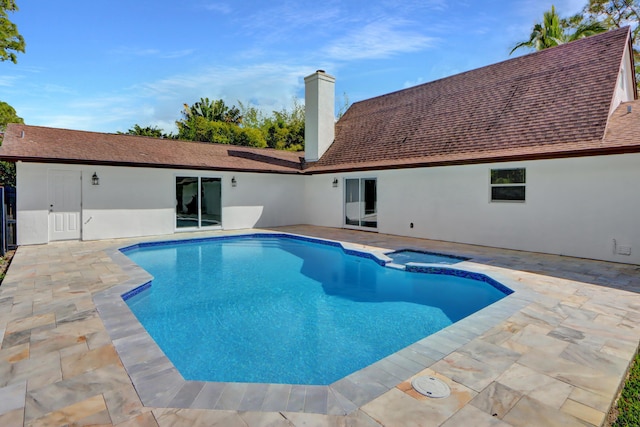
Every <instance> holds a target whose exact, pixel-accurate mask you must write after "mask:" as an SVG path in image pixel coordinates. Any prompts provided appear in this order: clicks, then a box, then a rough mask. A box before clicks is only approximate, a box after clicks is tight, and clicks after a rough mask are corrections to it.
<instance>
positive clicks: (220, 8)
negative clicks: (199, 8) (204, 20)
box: [203, 2, 233, 15]
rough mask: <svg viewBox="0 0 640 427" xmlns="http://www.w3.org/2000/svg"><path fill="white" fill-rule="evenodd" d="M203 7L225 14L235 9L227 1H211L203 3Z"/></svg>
mask: <svg viewBox="0 0 640 427" xmlns="http://www.w3.org/2000/svg"><path fill="white" fill-rule="evenodd" d="M203 7H204V8H205V9H206V10H210V11H212V12H218V13H222V14H224V15H226V14H228V13H231V12H232V11H233V8H232V7H231V6H230V5H229V4H227V3H221V2H210V3H207V4H205V5H203Z"/></svg>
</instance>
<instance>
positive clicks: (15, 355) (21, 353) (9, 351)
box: [0, 343, 29, 363]
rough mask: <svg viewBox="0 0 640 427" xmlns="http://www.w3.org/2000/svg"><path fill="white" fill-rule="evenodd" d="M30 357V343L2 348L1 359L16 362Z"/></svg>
mask: <svg viewBox="0 0 640 427" xmlns="http://www.w3.org/2000/svg"><path fill="white" fill-rule="evenodd" d="M27 357H29V343H24V344H20V345H14V346H13V347H8V348H5V349H3V350H0V360H4V361H6V362H9V363H16V362H19V361H21V360H22V359H26V358H27Z"/></svg>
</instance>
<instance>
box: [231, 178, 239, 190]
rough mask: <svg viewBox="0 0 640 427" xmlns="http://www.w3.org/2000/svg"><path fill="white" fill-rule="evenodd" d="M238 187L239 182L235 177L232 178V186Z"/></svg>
mask: <svg viewBox="0 0 640 427" xmlns="http://www.w3.org/2000/svg"><path fill="white" fill-rule="evenodd" d="M237 185H238V181H236V177H235V176H234V177H232V178H231V186H232V187H235V186H237Z"/></svg>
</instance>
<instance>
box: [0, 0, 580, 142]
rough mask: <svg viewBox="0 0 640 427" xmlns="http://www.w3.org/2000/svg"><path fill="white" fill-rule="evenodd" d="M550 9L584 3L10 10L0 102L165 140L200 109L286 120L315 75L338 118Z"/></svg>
mask: <svg viewBox="0 0 640 427" xmlns="http://www.w3.org/2000/svg"><path fill="white" fill-rule="evenodd" d="M552 3H553V4H555V6H556V9H557V10H558V12H559V14H560V15H561V16H568V15H571V14H574V13H576V12H578V11H579V10H580V9H581V8H582V6H583V5H584V4H585V3H586V0H556V1H553V2H551V1H549V2H547V1H538V0H512V1H505V0H502V1H497V0H496V1H472V0H458V1H450V0H421V1H418V0H403V1H397V0H396V1H385V0H366V1H364V0H348V1H335V0H325V1H322V2H317V1H308V0H297V1H271V2H266V1H257V0H249V1H231V0H225V1H213V0H191V1H182V2H178V1H175V0H172V1H169V0H129V1H122V2H114V1H113V0H110V1H105V0H91V1H77V0H73V1H71V0H58V1H55V2H54V1H34V0H18V1H17V4H18V6H19V8H20V10H19V11H18V12H17V13H14V14H12V15H11V16H10V18H11V19H12V20H13V22H15V23H16V24H17V25H18V30H19V31H20V33H21V34H22V35H23V36H24V37H25V39H26V43H27V48H26V53H25V54H20V55H19V56H18V64H17V65H14V64H12V63H10V62H0V101H4V102H7V103H9V104H10V105H11V106H13V107H14V108H15V109H16V111H17V113H18V115H19V116H21V117H22V118H24V120H25V123H27V124H30V125H39V126H52V127H61V128H68V129H81V130H90V131H99V132H116V131H126V130H127V129H129V128H131V127H132V126H133V125H134V124H139V125H141V126H147V125H150V126H158V127H160V128H162V129H164V130H165V131H167V132H172V131H175V124H174V123H175V121H176V120H178V119H179V118H180V112H181V109H182V105H183V104H185V103H186V104H193V103H194V102H195V101H197V100H198V99H200V98H201V97H209V98H210V99H219V98H222V99H224V100H225V102H226V103H227V104H235V105H237V102H238V101H241V102H243V103H244V104H249V103H250V104H252V105H254V106H258V107H259V108H262V109H264V110H265V111H267V112H269V111H272V110H280V109H282V108H286V107H290V106H291V105H292V102H293V101H292V100H293V99H294V98H298V99H301V100H304V81H303V79H304V76H306V75H308V74H310V73H312V72H314V71H315V70H317V69H323V70H326V71H327V72H328V73H329V74H332V75H333V76H335V77H336V79H337V80H336V105H337V108H339V107H340V106H341V105H342V104H343V103H344V102H343V100H344V94H345V93H346V95H347V96H348V98H349V101H350V102H355V101H359V100H362V99H367V98H370V97H373V96H377V95H381V94H384V93H388V92H391V91H395V90H399V89H403V88H406V87H409V86H413V85H416V84H420V83H425V82H429V81H432V80H436V79H439V78H442V77H446V76H450V75H453V74H456V73H460V72H463V71H467V70H470V69H474V68H478V67H481V66H484V65H489V64H492V63H495V62H499V61H502V60H505V59H508V58H509V51H510V50H511V48H512V47H513V46H514V45H515V44H516V43H517V42H519V41H522V40H526V39H527V38H528V36H529V33H530V30H531V27H532V26H533V24H534V23H535V22H536V21H539V20H541V18H542V14H543V12H544V11H545V10H548V9H549V8H550V7H551V4H552ZM522 53H525V52H522ZM522 53H521V54H522Z"/></svg>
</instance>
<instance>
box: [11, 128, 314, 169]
mask: <svg viewBox="0 0 640 427" xmlns="http://www.w3.org/2000/svg"><path fill="white" fill-rule="evenodd" d="M23 132H24V134H23ZM301 155H304V154H301V153H292V152H288V151H281V150H272V149H259V148H248V147H238V146H235V145H223V144H207V143H199V142H188V141H176V140H170V139H158V138H148V137H141V136H132V135H116V134H105V133H96V132H84V131H77V130H67V129H54V128H47V127H40V126H27V125H21V124H10V125H9V126H7V130H6V132H5V136H4V141H3V142H2V146H1V147H0V157H1V158H3V159H5V160H25V161H32V162H33V161H42V162H59V163H84V164H86V163H89V164H109V165H121V166H150V167H169V168H189V169H216V170H237V171H247V172H278V173H298V172H300V156H301Z"/></svg>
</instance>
